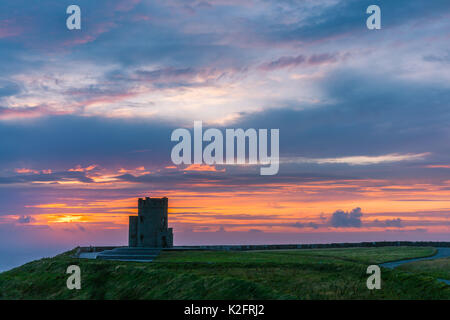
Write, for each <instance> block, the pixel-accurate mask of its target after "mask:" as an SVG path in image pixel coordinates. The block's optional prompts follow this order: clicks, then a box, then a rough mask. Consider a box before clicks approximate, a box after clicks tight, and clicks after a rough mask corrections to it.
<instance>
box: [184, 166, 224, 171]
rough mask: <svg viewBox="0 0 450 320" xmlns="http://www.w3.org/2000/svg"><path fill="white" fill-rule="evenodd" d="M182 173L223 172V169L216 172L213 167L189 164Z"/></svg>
mask: <svg viewBox="0 0 450 320" xmlns="http://www.w3.org/2000/svg"><path fill="white" fill-rule="evenodd" d="M184 171H212V172H225V168H223V169H222V170H217V169H216V167H215V166H209V165H207V164H191V165H190V166H188V167H187V168H185V169H184Z"/></svg>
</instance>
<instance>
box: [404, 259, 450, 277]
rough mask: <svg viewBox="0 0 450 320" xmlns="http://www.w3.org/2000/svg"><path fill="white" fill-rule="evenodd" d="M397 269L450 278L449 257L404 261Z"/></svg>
mask: <svg viewBox="0 0 450 320" xmlns="http://www.w3.org/2000/svg"><path fill="white" fill-rule="evenodd" d="M399 269H400V270H405V271H408V272H414V273H419V274H423V275H431V276H433V277H436V278H441V279H447V280H448V279H450V258H442V259H436V260H424V261H416V262H410V263H405V264H404V265H401V266H400V267H399Z"/></svg>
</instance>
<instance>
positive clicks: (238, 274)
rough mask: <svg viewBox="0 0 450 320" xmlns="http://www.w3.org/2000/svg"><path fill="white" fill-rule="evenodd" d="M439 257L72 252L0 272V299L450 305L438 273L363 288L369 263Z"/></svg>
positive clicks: (411, 253)
mask: <svg viewBox="0 0 450 320" xmlns="http://www.w3.org/2000/svg"><path fill="white" fill-rule="evenodd" d="M434 252H435V249H433V248H424V247H381V248H348V249H312V250H284V251H281V250H280V251H249V252H242V251H241V252H229V251H189V252H188V251H177V252H163V253H162V254H161V255H160V256H159V257H158V258H157V259H156V260H155V261H154V262H152V263H135V262H114V261H101V260H87V259H76V258H71V254H72V253H71V252H68V253H65V254H62V255H59V256H56V257H54V258H46V259H41V260H37V261H33V262H30V263H28V264H25V265H23V266H21V267H19V268H16V269H13V270H11V271H8V272H4V273H2V274H0V299H450V287H449V286H447V285H445V284H443V283H439V282H437V281H436V280H435V278H436V274H437V273H433V272H434V271H433V272H431V273H428V272H420V273H416V271H415V270H409V269H408V270H398V269H395V270H387V269H382V276H381V277H382V289H381V290H368V289H367V287H366V279H367V277H368V275H367V274H366V269H367V266H368V265H370V264H379V263H383V262H388V261H393V260H399V259H406V258H415V257H423V256H429V255H431V254H433V253H434ZM71 264H76V265H79V266H80V268H81V272H82V274H81V281H82V289H81V290H68V289H67V288H66V279H67V277H68V275H66V274H65V271H66V268H67V266H69V265H71ZM420 270H421V271H422V269H420ZM406 271H408V272H406ZM411 271H412V272H411Z"/></svg>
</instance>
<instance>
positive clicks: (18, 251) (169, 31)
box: [0, 0, 450, 271]
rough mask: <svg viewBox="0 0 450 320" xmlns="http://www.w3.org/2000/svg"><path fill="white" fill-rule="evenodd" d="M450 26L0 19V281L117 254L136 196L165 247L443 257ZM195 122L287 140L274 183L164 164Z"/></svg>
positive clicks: (448, 183) (125, 15)
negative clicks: (83, 255)
mask: <svg viewBox="0 0 450 320" xmlns="http://www.w3.org/2000/svg"><path fill="white" fill-rule="evenodd" d="M71 4H77V5H79V7H80V8H81V30H68V29H67V27H66V19H67V18H68V16H69V15H68V14H67V13H66V9H67V7H68V6H69V5H71ZM372 4H377V5H379V7H380V8H381V25H382V28H381V29H380V30H369V29H368V28H367V27H366V19H367V18H368V17H369V15H368V14H366V9H367V7H368V6H369V5H372ZM449 17H450V2H449V1H448V0H433V1H427V0H396V1H387V0H386V1H379V0H370V1H366V0H304V1H300V0H297V1H294V0H276V1H275V0H272V1H269V0H248V1H238V0H203V1H198V0H183V1H181V0H164V1H163V0H153V1H147V0H96V1H91V0H76V1H73V0H70V1H66V0H43V1H29V0H3V1H1V3H0V137H1V138H0V271H1V270H5V269H8V268H11V267H13V266H17V265H19V264H21V263H24V262H26V261H29V260H31V259H36V258H40V257H43V256H49V255H54V254H56V253H59V252H62V251H65V250H68V249H71V248H74V247H75V246H78V245H80V246H86V245H126V244H127V239H128V216H129V215H132V214H136V213H137V198H138V197H145V196H151V197H162V196H167V197H168V198H169V224H170V227H173V228H174V244H175V245H197V244H269V243H327V242H359V241H384V240H386V241H395V240H411V241H420V240H433V241H450V145H449V141H450V140H449V138H450V127H449V126H448V123H449V121H450V46H449V42H450V19H449ZM194 121H202V122H203V126H204V127H205V128H219V129H220V130H225V129H226V128H243V129H247V128H256V129H261V128H262V129H275V128H276V129H279V130H280V131H279V132H280V169H279V172H278V174H277V175H273V176H261V175H259V166H253V165H230V164H229V165H205V164H203V165H174V164H173V163H172V161H171V158H170V154H171V150H172V148H173V146H174V143H173V142H172V141H170V136H171V133H172V132H173V130H175V129H176V128H187V129H189V130H191V129H192V128H193V123H194Z"/></svg>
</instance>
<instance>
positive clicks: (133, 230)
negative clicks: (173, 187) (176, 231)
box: [128, 197, 173, 248]
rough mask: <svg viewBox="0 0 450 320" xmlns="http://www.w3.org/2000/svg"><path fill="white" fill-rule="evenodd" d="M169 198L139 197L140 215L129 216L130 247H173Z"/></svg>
mask: <svg viewBox="0 0 450 320" xmlns="http://www.w3.org/2000/svg"><path fill="white" fill-rule="evenodd" d="M167 209H168V199H167V198H148V197H147V198H145V199H142V198H139V200H138V215H137V216H130V217H129V223H130V225H129V234H128V246H129V247H150V248H171V247H172V246H173V233H172V228H168V221H167V220H168V219H167Z"/></svg>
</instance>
